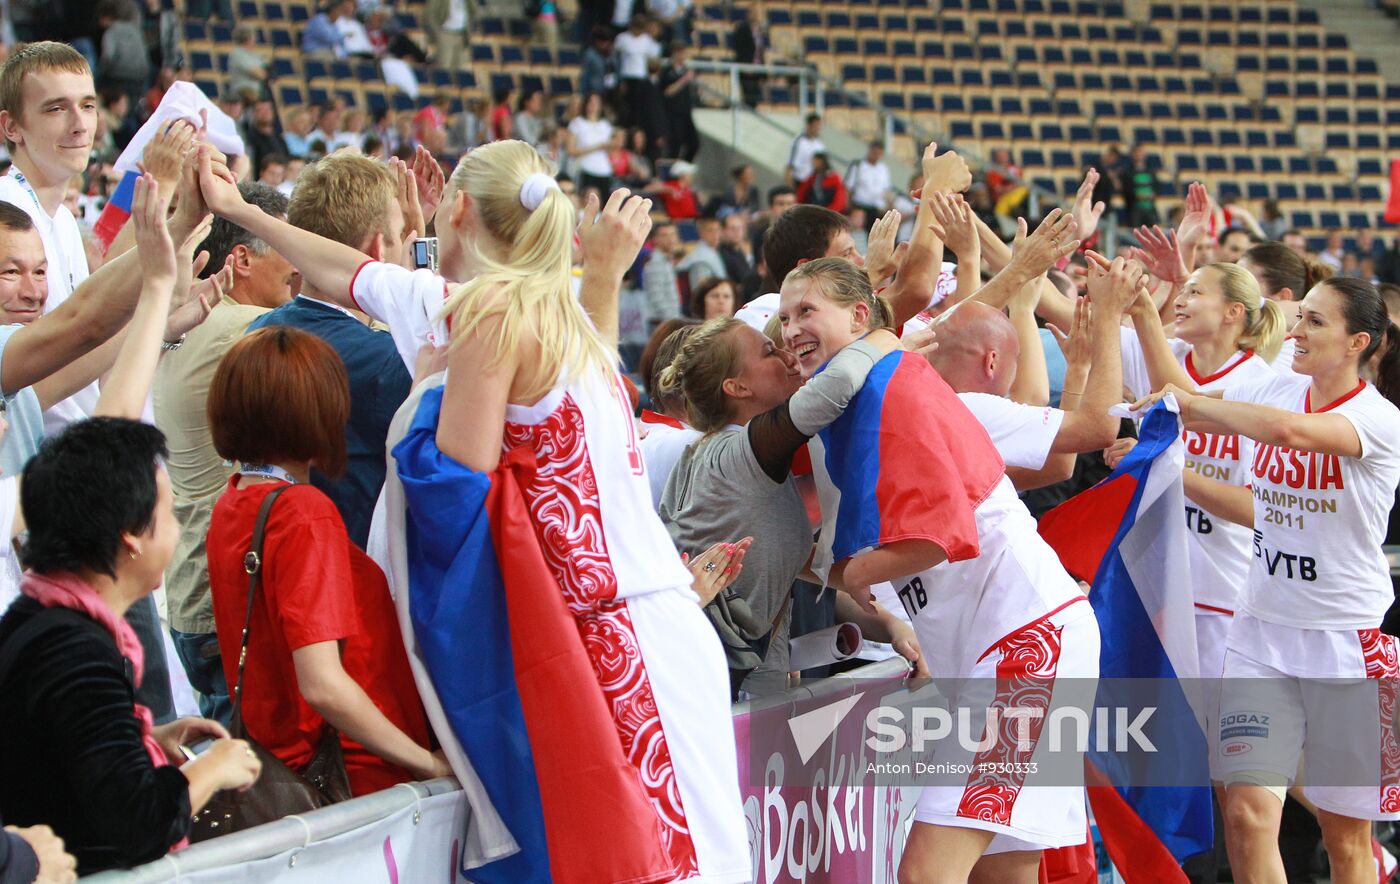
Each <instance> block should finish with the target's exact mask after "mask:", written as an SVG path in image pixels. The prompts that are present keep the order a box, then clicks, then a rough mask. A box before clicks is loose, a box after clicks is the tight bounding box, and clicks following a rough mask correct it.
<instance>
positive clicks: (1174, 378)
mask: <svg viewBox="0 0 1400 884" xmlns="http://www.w3.org/2000/svg"><path fill="white" fill-rule="evenodd" d="M1172 310H1173V315H1174V316H1175V319H1176V322H1175V323H1174V326H1173V328H1174V330H1175V335H1176V336H1175V337H1173V338H1168V337H1167V336H1166V333H1165V332H1164V330H1163V328H1162V324H1161V321H1160V319H1159V318H1158V311H1157V309H1156V308H1155V306H1154V305H1153V304H1152V301H1151V298H1150V297H1149V296H1148V295H1147V294H1146V293H1145V292H1144V293H1142V294H1141V295H1140V296H1139V298H1138V301H1137V303H1135V304H1134V305H1133V308H1132V310H1131V315H1132V319H1133V326H1134V329H1135V331H1130V330H1128V329H1124V330H1123V384H1124V386H1125V387H1126V388H1127V390H1128V392H1129V393H1130V394H1131V395H1132V397H1133V398H1135V399H1139V398H1142V397H1143V396H1147V395H1149V394H1150V393H1152V392H1153V391H1154V390H1160V389H1161V388H1162V387H1163V386H1164V385H1166V384H1169V383H1170V384H1175V385H1177V386H1178V387H1181V388H1182V389H1186V390H1201V391H1210V390H1224V389H1226V388H1229V387H1235V386H1239V385H1241V384H1247V383H1252V382H1254V381H1258V380H1261V379H1267V378H1270V377H1272V376H1273V374H1274V372H1273V369H1271V368H1270V367H1269V362H1270V361H1272V360H1273V359H1274V358H1275V357H1276V356H1277V354H1278V351H1279V347H1280V346H1281V345H1282V343H1283V336H1284V332H1285V330H1286V326H1285V319H1284V313H1283V310H1282V309H1281V308H1280V306H1279V304H1278V302H1276V301H1271V300H1268V299H1266V298H1263V297H1262V296H1261V294H1260V292H1259V283H1258V282H1257V281H1256V280H1255V278H1254V277H1253V276H1252V275H1251V274H1250V273H1249V271H1248V270H1245V269H1244V268H1242V267H1240V266H1239V265H1238V264H1207V265H1205V266H1203V267H1200V268H1198V269H1197V270H1196V271H1195V272H1193V273H1192V274H1191V275H1190V277H1188V278H1187V280H1186V283H1185V285H1184V286H1183V287H1182V288H1181V291H1180V292H1179V293H1178V295H1177V297H1176V302H1175V303H1174V304H1173V305H1172ZM1184 439H1185V444H1186V452H1185V454H1186V468H1185V470H1184V471H1183V472H1182V481H1183V485H1184V489H1185V492H1186V513H1185V518H1186V527H1187V534H1188V536H1189V537H1190V538H1191V539H1190V545H1189V549H1190V562H1191V580H1192V582H1193V583H1194V584H1195V585H1194V587H1193V595H1194V597H1195V603H1196V651H1197V656H1198V659H1199V663H1200V675H1201V678H1202V679H1204V681H1203V682H1202V683H1203V684H1205V685H1206V686H1207V691H1206V693H1207V697H1206V702H1207V711H1208V713H1209V714H1210V715H1211V716H1212V725H1211V726H1210V727H1209V728H1208V729H1207V733H1215V732H1216V728H1215V727H1214V726H1213V719H1214V716H1215V715H1216V714H1217V713H1218V708H1219V699H1220V689H1219V684H1220V682H1219V679H1218V676H1219V675H1220V672H1221V669H1222V667H1223V666H1224V661H1225V633H1226V630H1227V629H1228V627H1229V625H1230V620H1231V618H1232V617H1233V614H1234V610H1235V601H1236V596H1237V594H1238V592H1239V589H1240V587H1242V586H1244V584H1245V580H1246V578H1247V576H1248V574H1249V562H1250V558H1251V556H1252V550H1251V549H1250V538H1251V534H1250V529H1249V528H1248V527H1245V526H1247V525H1250V524H1252V522H1253V519H1254V501H1253V498H1252V496H1251V495H1250V492H1249V488H1248V487H1247V486H1248V485H1249V478H1248V475H1247V474H1248V471H1249V467H1250V464H1251V463H1252V462H1253V460H1254V442H1253V441H1252V440H1250V439H1249V438H1248V437H1246V436H1239V435H1221V434H1216V433H1209V432H1203V431H1197V430H1188V431H1187V432H1186V433H1185V436H1184ZM1133 444H1134V440H1132V439H1120V440H1118V442H1116V443H1114V445H1113V447H1111V448H1109V449H1108V451H1107V452H1105V457H1106V458H1107V460H1108V463H1109V465H1110V466H1117V464H1118V461H1119V460H1120V459H1121V458H1122V457H1123V455H1124V454H1126V453H1127V452H1128V450H1129V449H1131V448H1132V446H1133ZM1211 769H1212V771H1213V772H1214V771H1215V754H1214V753H1212V756H1211Z"/></svg>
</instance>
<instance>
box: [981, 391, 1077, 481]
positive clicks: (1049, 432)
mask: <svg viewBox="0 0 1400 884" xmlns="http://www.w3.org/2000/svg"><path fill="white" fill-rule="evenodd" d="M958 398H959V399H961V400H962V403H963V404H964V405H966V406H967V410H968V411H970V412H972V416H973V417H975V418H977V422H978V423H980V424H981V425H982V426H983V427H986V429H987V435H988V436H991V437H992V444H993V445H995V446H996V447H997V453H999V454H1000V455H1001V459H1002V460H1003V461H1005V462H1006V465H1007V466H1009V467H1021V468H1022V469H1027V470H1038V469H1040V468H1041V467H1043V466H1045V459H1046V458H1047V457H1049V456H1050V449H1051V448H1052V447H1053V446H1054V444H1055V437H1056V436H1058V435H1059V433H1060V426H1061V424H1063V423H1064V422H1065V413H1064V412H1063V411H1061V410H1060V409H1058V408H1051V407H1050V406H1048V405H1047V406H1044V407H1042V406H1037V405H1023V404H1021V403H1020V402H1012V401H1011V400H1010V399H1007V398H1006V397H1005V396H993V395H991V394H990V393H959V394H958Z"/></svg>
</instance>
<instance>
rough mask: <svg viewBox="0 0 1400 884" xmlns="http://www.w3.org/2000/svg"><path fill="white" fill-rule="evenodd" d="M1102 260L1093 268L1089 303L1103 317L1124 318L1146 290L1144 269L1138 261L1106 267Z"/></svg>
mask: <svg viewBox="0 0 1400 884" xmlns="http://www.w3.org/2000/svg"><path fill="white" fill-rule="evenodd" d="M1098 257H1099V258H1100V260H1098V261H1094V262H1093V263H1091V264H1090V267H1089V300H1090V301H1092V302H1093V304H1094V309H1095V311H1098V312H1099V313H1100V314H1101V315H1106V316H1113V317H1117V318H1120V319H1121V317H1122V316H1123V314H1124V313H1126V312H1127V311H1128V309H1129V308H1130V307H1132V305H1133V302H1134V301H1136V300H1137V298H1138V295H1139V292H1140V291H1141V288H1142V277H1143V269H1142V267H1141V266H1140V265H1139V264H1138V263H1137V262H1136V261H1130V260H1128V259H1127V258H1124V257H1121V256H1120V257H1118V258H1114V259H1113V261H1112V262H1110V263H1109V264H1108V266H1107V267H1105V266H1104V265H1103V264H1102V263H1101V261H1102V256H1098Z"/></svg>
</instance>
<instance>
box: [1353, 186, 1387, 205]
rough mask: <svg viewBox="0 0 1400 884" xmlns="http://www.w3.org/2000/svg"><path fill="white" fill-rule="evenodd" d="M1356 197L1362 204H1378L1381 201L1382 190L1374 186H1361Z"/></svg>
mask: <svg viewBox="0 0 1400 884" xmlns="http://www.w3.org/2000/svg"><path fill="white" fill-rule="evenodd" d="M1356 195H1357V196H1358V197H1359V198H1360V199H1361V201H1362V202H1367V203H1378V202H1380V201H1381V199H1382V197H1381V189H1380V188H1379V187H1377V186H1376V185H1374V184H1361V185H1358V186H1357V188H1356Z"/></svg>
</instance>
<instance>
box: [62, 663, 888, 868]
mask: <svg viewBox="0 0 1400 884" xmlns="http://www.w3.org/2000/svg"><path fill="white" fill-rule="evenodd" d="M908 669H909V668H908V665H907V664H906V663H905V662H904V661H903V660H902V659H899V658H895V659H891V660H886V661H882V662H879V663H871V664H868V665H866V666H862V667H860V668H859V669H856V670H853V671H852V672H849V673H846V674H844V675H839V676H835V677H832V678H828V679H820V680H816V681H814V682H811V683H809V684H804V685H801V686H799V687H797V688H795V689H793V690H791V691H788V692H786V693H784V694H780V695H777V696H775V697H771V698H766V699H764V700H762V701H758V702H754V703H739V704H736V705H735V706H734V707H733V710H732V711H733V716H734V725H735V740H736V743H737V745H738V748H739V767H740V770H739V781H740V793H741V797H742V799H743V803H744V813H745V817H746V818H747V820H748V827H749V838H750V849H751V853H752V855H753V862H754V880H756V881H763V882H765V884H777V882H788V881H833V882H837V881H842V882H844V881H853V880H860V881H869V882H873V884H894V878H893V877H892V875H893V870H894V869H896V868H898V866H899V856H900V853H901V852H902V850H903V835H904V825H903V821H904V820H905V819H906V818H907V816H908V814H909V812H911V811H912V805H913V793H912V792H911V791H910V790H908V789H905V790H903V791H902V792H901V790H900V789H898V788H897V787H883V786H880V787H876V786H870V785H866V784H864V782H863V780H864V779H865V778H864V776H863V775H862V774H861V773H860V772H859V770H858V769H857V765H855V764H854V763H853V762H852V761H851V755H852V753H853V752H854V753H857V754H858V753H859V751H860V750H859V747H858V740H856V741H854V742H852V741H851V740H850V739H849V738H847V737H844V736H838V737H833V738H832V739H831V744H830V746H829V752H828V753H826V754H819V755H818V756H817V757H815V758H812V759H810V760H801V761H799V760H798V758H797V751H796V749H795V747H794V746H793V745H792V740H791V739H790V738H789V739H787V740H786V741H785V742H784V741H782V740H775V739H774V737H775V735H776V736H781V735H780V734H776V731H777V730H779V729H781V728H782V727H783V725H782V724H781V722H785V721H786V720H787V714H788V710H791V709H793V708H796V707H802V708H811V707H812V706H814V705H822V704H825V703H829V702H833V701H836V700H838V699H841V698H843V697H846V696H850V695H852V694H853V693H854V692H856V691H862V692H869V691H871V690H872V688H876V689H879V690H881V691H885V692H888V693H893V692H897V691H899V690H902V688H903V682H904V678H905V676H906V674H907V673H908ZM759 729H761V733H762V739H761V741H760V743H761V745H760V747H759V748H755V749H752V750H751V748H750V737H751V734H759V733H760V730H759ZM775 747H776V748H775ZM775 769H776V770H777V771H779V775H778V776H777V777H776V778H775V777H774V776H773V771H774V770H775ZM783 770H786V771H788V772H789V775H788V778H787V779H784V777H783V776H782V774H781V772H782V771H783ZM817 770H821V771H823V772H824V773H822V774H817V773H816V771H817ZM799 771H801V772H802V775H801V782H805V783H806V784H807V785H799V779H798V772H799ZM816 776H820V777H821V778H822V781H823V782H825V783H827V784H829V785H828V787H827V788H829V789H832V790H836V789H843V790H853V794H855V793H863V794H861V796H860V797H861V798H862V799H865V800H863V801H861V803H860V810H859V812H857V813H856V814H855V815H851V814H850V812H849V808H850V807H851V803H849V802H848V803H847V804H846V805H845V806H846V807H847V808H848V813H847V818H846V819H845V824H846V825H847V826H849V827H852V829H851V831H852V833H853V834H858V835H859V837H848V838H840V839H834V838H829V837H828V833H827V832H826V831H825V830H823V831H817V830H816V829H815V828H814V827H813V826H811V825H807V824H805V821H807V820H810V819H812V817H811V816H809V814H810V812H811V809H810V808H809V804H810V803H811V802H813V801H818V800H819V798H818V796H816V795H815V794H814V790H813V788H812V787H811V785H810V783H811V782H812V781H813V778H814V777H816ZM470 817H471V810H470V808H469V807H468V806H467V802H466V798H465V795H464V793H463V792H462V791H461V789H460V787H459V786H458V785H457V781H456V780H455V779H450V778H443V779H436V780H429V781H427V782H421V783H402V784H400V785H398V786H395V787H394V788H392V789H386V790H384V791H382V792H376V793H375V794H373V795H366V796H364V797H361V798H355V799H352V800H350V801H346V802H343V803H341V804H336V805H333V806H331V807H326V808H322V809H321V810H317V811H313V812H311V813H308V814H304V815H301V816H296V817H288V818H286V819H281V820H278V821H276V822H273V823H268V824H266V825H262V826H258V827H257V828H254V829H249V830H248V831H246V832H238V833H236V834H233V835H225V836H223V837H221V838H216V839H214V840H212V841H206V842H204V843H202V844H196V845H193V846H191V847H189V848H187V849H185V850H182V851H180V852H178V853H172V854H167V855H166V856H164V857H162V858H161V859H159V860H157V861H155V862H152V863H147V864H146V865H143V866H139V867H137V868H135V869H130V870H122V871H108V872H103V873H101V874H98V875H92V876H89V877H87V878H84V879H83V880H84V881H87V882H94V884H160V882H180V884H216V882H226V881H229V880H240V881H257V882H259V884H274V882H275V884H280V882H293V881H306V882H313V881H314V882H324V881H345V882H350V881H364V880H376V881H391V882H399V881H404V882H409V881H443V880H463V878H462V877H461V876H462V875H464V874H465V870H463V869H461V867H460V865H459V863H458V858H459V857H460V856H461V843H462V839H463V838H464V833H466V832H467V831H468V827H469V826H470V823H471V819H470ZM891 820H893V821H894V822H893V824H891ZM800 823H801V824H800ZM794 857H796V860H795V859H794ZM813 862H814V863H816V864H817V865H815V866H812V868H811V869H807V868H806V867H807V865H808V864H809V863H813ZM817 868H821V869H822V870H823V871H822V872H821V873H820V874H810V872H811V871H815V870H816V869H817ZM886 870H888V874H886Z"/></svg>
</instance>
